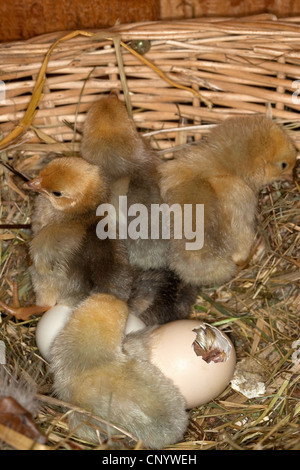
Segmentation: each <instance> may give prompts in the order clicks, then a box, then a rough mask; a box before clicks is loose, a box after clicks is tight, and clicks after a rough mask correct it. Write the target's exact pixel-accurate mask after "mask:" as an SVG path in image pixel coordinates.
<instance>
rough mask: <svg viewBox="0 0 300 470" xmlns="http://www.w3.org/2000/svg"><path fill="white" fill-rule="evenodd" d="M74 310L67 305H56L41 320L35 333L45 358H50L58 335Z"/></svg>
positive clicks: (38, 345)
mask: <svg viewBox="0 0 300 470" xmlns="http://www.w3.org/2000/svg"><path fill="white" fill-rule="evenodd" d="M72 311H73V309H71V308H70V307H67V306H66V305H55V306H54V307H52V308H50V309H49V310H48V311H47V312H46V313H44V315H43V316H42V317H41V318H40V320H39V322H38V325H37V327H36V332H35V340H36V344H37V347H38V348H39V350H40V353H41V354H42V356H43V358H44V359H46V360H47V361H48V360H49V357H50V348H51V345H52V343H53V341H54V340H55V338H56V336H57V335H58V333H59V332H60V331H61V330H62V329H63V327H64V326H65V325H66V323H67V322H68V320H69V318H70V316H71V313H72Z"/></svg>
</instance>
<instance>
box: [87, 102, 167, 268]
mask: <svg viewBox="0 0 300 470" xmlns="http://www.w3.org/2000/svg"><path fill="white" fill-rule="evenodd" d="M81 154H82V157H83V158H84V159H86V160H87V161H89V162H91V163H93V164H95V165H98V166H99V167H100V168H101V170H102V171H103V172H104V173H105V175H106V176H107V177H108V179H109V181H110V183H111V186H110V187H111V193H112V201H115V204H116V205H118V196H120V195H124V196H127V205H128V207H130V206H132V205H133V204H136V203H138V204H143V205H144V206H145V207H147V211H148V214H150V208H151V204H161V203H162V199H161V195H160V189H159V184H158V174H157V166H158V164H159V163H161V160H160V158H159V156H158V155H157V153H156V152H154V151H153V150H152V149H151V147H150V145H149V144H148V142H147V141H146V140H145V139H143V137H142V136H141V135H140V134H139V133H138V131H137V129H136V126H135V123H134V121H133V119H132V118H131V117H130V116H129V115H128V113H127V110H126V108H125V106H124V104H123V103H122V102H121V101H120V100H119V99H118V97H117V96H115V95H108V96H103V97H102V98H101V99H100V100H98V101H96V102H95V103H94V104H93V105H92V106H91V108H90V110H89V111H88V113H87V116H86V120H85V123H84V129H83V137H82V142H81ZM132 220H133V217H131V216H130V217H128V223H130V222H131V221H132ZM148 220H149V221H150V215H149V217H148ZM150 233H151V225H150V224H149V233H148V235H149V236H148V238H147V239H141V238H139V239H137V240H132V239H131V238H127V240H126V246H127V249H128V256H129V260H130V263H131V264H132V265H133V266H138V267H140V268H143V269H150V268H154V269H156V268H165V267H166V266H167V249H168V243H167V242H166V240H163V239H151V237H150Z"/></svg>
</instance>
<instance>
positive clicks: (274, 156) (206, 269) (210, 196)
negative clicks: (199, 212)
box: [160, 115, 296, 285]
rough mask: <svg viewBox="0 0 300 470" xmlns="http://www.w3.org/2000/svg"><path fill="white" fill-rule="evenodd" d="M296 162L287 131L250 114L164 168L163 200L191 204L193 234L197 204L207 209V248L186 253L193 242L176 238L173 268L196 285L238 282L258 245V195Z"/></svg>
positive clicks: (221, 128)
mask: <svg viewBox="0 0 300 470" xmlns="http://www.w3.org/2000/svg"><path fill="white" fill-rule="evenodd" d="M295 162H296V150H295V147H294V145H293V143H292V141H291V140H290V139H289V137H288V136H287V135H286V133H285V132H284V131H283V129H282V128H281V127H279V126H278V125H277V124H275V123H274V122H273V121H272V120H270V119H268V118H266V117H264V116H258V115H251V116H245V117H239V118H238V117H237V118H233V119H229V120H227V121H225V122H223V123H222V124H220V125H218V126H216V127H215V128H214V130H213V131H212V132H211V133H210V134H209V135H208V137H207V139H206V140H205V141H203V142H200V143H199V144H197V145H193V146H190V147H189V148H188V149H185V150H183V151H181V152H180V153H178V157H177V158H176V159H175V160H173V161H170V162H166V163H164V164H162V165H161V167H160V175H161V191H162V195H163V198H164V201H165V202H166V203H168V204H169V205H171V204H173V203H179V204H180V205H181V208H182V209H183V205H184V204H192V207H193V225H192V227H193V230H194V231H195V227H196V219H195V207H196V204H204V227H203V231H204V244H203V247H202V248H201V249H190V250H187V249H186V242H187V241H188V242H190V241H193V240H187V239H186V238H185V237H184V235H183V238H182V239H175V238H174V237H173V239H172V240H171V242H170V251H169V267H170V268H171V269H173V270H174V271H175V272H176V273H177V274H178V276H179V277H180V278H181V279H182V280H183V281H185V282H190V283H192V284H194V285H211V284H222V283H224V282H226V281H228V280H230V279H231V278H232V277H234V275H235V274H236V272H237V269H238V266H239V265H243V263H244V262H245V260H247V258H248V256H249V253H250V251H251V247H252V246H253V242H254V238H255V217H256V208H257V199H258V194H259V190H260V189H261V188H262V187H263V186H264V185H266V184H269V183H272V182H274V181H276V180H281V179H285V178H291V176H292V170H293V167H294V165H295ZM173 228H174V226H173ZM201 228H202V227H201ZM198 230H199V227H198ZM194 240H195V239H194Z"/></svg>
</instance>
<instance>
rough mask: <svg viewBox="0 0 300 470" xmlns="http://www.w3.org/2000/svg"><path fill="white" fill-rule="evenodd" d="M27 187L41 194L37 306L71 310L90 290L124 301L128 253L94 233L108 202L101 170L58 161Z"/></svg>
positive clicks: (34, 253) (34, 273) (74, 160)
mask: <svg viewBox="0 0 300 470" xmlns="http://www.w3.org/2000/svg"><path fill="white" fill-rule="evenodd" d="M28 187H29V188H31V189H33V190H35V191H37V192H39V193H40V195H39V196H38V197H37V198H36V203H35V209H34V212H33V216H32V228H33V234H34V238H33V240H32V242H31V245H30V255H31V259H32V266H31V267H30V273H31V277H32V281H33V287H34V290H35V293H36V302H37V305H46V306H50V307H51V306H53V305H55V304H57V303H60V304H64V305H67V306H69V307H71V308H73V307H75V306H76V305H77V304H78V302H80V301H81V300H83V299H84V298H85V297H86V296H87V295H89V294H90V292H91V291H92V290H93V289H96V290H97V291H99V292H109V293H118V296H119V297H120V298H123V299H127V298H128V296H129V293H130V289H131V271H130V268H129V266H128V260H127V254H126V249H125V247H124V246H123V245H122V244H121V243H120V242H119V241H117V240H108V239H107V240H99V239H98V238H97V235H96V224H97V221H98V218H97V217H96V209H97V207H98V205H99V204H100V203H103V202H106V201H107V200H108V198H109V189H108V184H107V180H106V177H105V176H104V175H103V172H101V170H100V168H99V167H97V166H95V165H92V164H90V163H88V162H87V161H85V160H83V159H82V158H79V157H61V158H56V159H54V160H52V161H51V162H50V163H49V164H48V165H47V166H46V167H45V168H44V169H43V170H42V171H41V172H40V174H39V175H38V177H37V178H35V179H33V180H32V181H30V182H29V183H28Z"/></svg>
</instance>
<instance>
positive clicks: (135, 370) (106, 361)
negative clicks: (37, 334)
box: [50, 294, 188, 449]
mask: <svg viewBox="0 0 300 470" xmlns="http://www.w3.org/2000/svg"><path fill="white" fill-rule="evenodd" d="M127 318H128V307H127V305H126V303H125V302H123V301H121V300H119V299H117V298H116V297H114V296H112V295H104V294H94V295H92V296H90V297H89V298H88V299H86V300H85V301H84V302H83V303H82V304H81V305H79V306H78V308H77V309H76V310H75V311H74V312H73V314H72V315H71V317H70V320H69V322H68V324H67V325H66V327H65V328H64V330H63V331H62V332H61V333H60V334H59V335H58V336H57V338H56V339H55V341H54V343H53V345H52V347H51V360H50V364H51V368H52V372H53V374H54V391H55V392H56V394H57V396H58V397H59V398H60V399H62V400H64V401H66V402H69V403H72V404H73V405H75V406H77V407H80V408H84V409H86V410H88V411H90V412H91V413H92V414H93V415H96V416H99V417H100V418H102V419H103V420H105V421H107V422H108V423H109V424H102V423H99V422H98V421H97V420H96V419H93V418H91V419H90V425H89V424H88V423H87V419H86V417H85V416H83V415H82V414H79V413H76V412H74V413H72V414H69V424H70V427H71V429H72V430H74V432H75V433H76V434H77V435H79V436H80V437H81V438H83V439H87V440H90V441H92V442H96V443H98V442H99V436H98V435H97V431H98V432H99V434H100V436H101V437H102V438H103V439H105V438H107V435H108V436H112V437H113V436H114V435H116V434H119V433H120V431H119V429H120V428H121V429H123V430H125V432H128V433H130V434H131V435H133V436H134V437H136V438H137V439H140V440H142V442H143V443H144V445H146V446H147V447H149V448H154V449H161V448H163V447H165V446H167V445H170V444H173V443H175V442H177V441H179V440H181V439H182V437H183V434H184V432H185V430H186V427H187V423H188V417H187V413H186V411H185V401H184V399H183V397H182V395H181V394H180V392H179V391H178V389H177V388H176V387H175V386H174V384H173V382H172V381H171V380H169V379H168V378H167V377H165V376H164V375H163V374H162V373H161V372H160V370H159V369H158V368H157V367H156V366H154V365H152V364H151V363H150V362H149V361H148V360H147V354H146V353H145V348H144V341H143V337H144V333H141V337H140V338H139V335H138V333H135V339H134V340H133V341H134V345H132V344H130V345H129V346H128V347H127V348H126V339H125V337H124V329H125V324H126V321H127ZM131 341H132V340H131ZM110 424H111V426H110ZM114 426H117V427H114ZM97 428H98V429H97ZM103 429H104V430H106V433H104V434H103V432H102V431H101V430H103Z"/></svg>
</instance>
